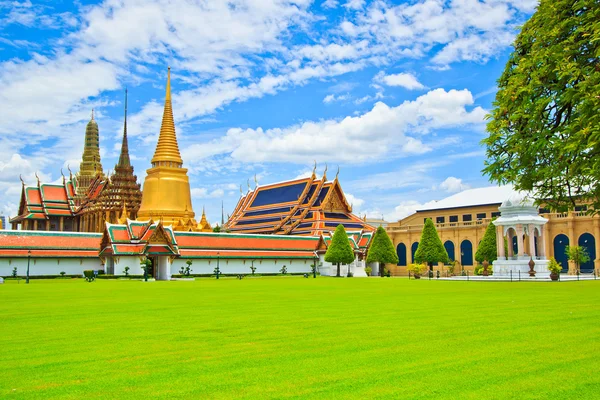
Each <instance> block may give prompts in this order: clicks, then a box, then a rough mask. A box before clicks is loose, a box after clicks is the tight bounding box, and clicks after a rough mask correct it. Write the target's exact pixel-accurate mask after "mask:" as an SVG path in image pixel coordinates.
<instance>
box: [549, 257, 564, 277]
mask: <svg viewBox="0 0 600 400" xmlns="http://www.w3.org/2000/svg"><path fill="white" fill-rule="evenodd" d="M548 271H550V279H552V280H553V281H557V280H558V277H559V275H560V271H562V265H560V264H559V263H558V262H557V261H556V259H555V258H554V257H552V258H550V262H549V263H548Z"/></svg>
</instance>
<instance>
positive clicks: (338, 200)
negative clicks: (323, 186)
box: [321, 181, 352, 213]
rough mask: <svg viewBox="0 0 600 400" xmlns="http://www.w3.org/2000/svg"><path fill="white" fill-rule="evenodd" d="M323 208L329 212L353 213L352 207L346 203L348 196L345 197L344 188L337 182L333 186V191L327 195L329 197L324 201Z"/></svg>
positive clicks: (330, 190)
mask: <svg viewBox="0 0 600 400" xmlns="http://www.w3.org/2000/svg"><path fill="white" fill-rule="evenodd" d="M321 207H322V209H323V210H324V211H329V212H338V213H344V212H348V213H350V212H352V207H351V206H350V205H349V204H348V202H347V201H346V196H344V193H343V192H342V188H341V187H340V185H339V183H338V182H337V181H335V182H334V183H333V184H332V185H331V189H329V193H328V194H327V197H326V198H325V200H324V201H323V205H322V206H321Z"/></svg>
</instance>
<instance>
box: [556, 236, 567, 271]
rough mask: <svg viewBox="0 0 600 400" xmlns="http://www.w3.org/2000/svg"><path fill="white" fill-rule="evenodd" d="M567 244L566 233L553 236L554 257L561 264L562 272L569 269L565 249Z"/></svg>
mask: <svg viewBox="0 0 600 400" xmlns="http://www.w3.org/2000/svg"><path fill="white" fill-rule="evenodd" d="M568 245H569V238H568V237H567V235H563V234H562V233H561V234H560V235H556V237H555V238H554V259H555V260H556V261H557V262H558V263H559V264H560V265H562V272H568V271H569V262H568V258H567V255H566V254H565V250H566V248H567V246H568Z"/></svg>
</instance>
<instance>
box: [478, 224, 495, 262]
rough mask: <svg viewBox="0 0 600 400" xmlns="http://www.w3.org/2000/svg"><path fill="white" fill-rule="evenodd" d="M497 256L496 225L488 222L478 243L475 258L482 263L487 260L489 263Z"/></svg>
mask: <svg viewBox="0 0 600 400" xmlns="http://www.w3.org/2000/svg"><path fill="white" fill-rule="evenodd" d="M497 258H498V247H497V244H496V225H494V224H492V223H490V224H489V225H488V227H487V228H486V230H485V233H484V234H483V239H481V243H479V247H478V248H477V252H476V253H475V259H476V260H477V261H478V262H480V263H482V262H484V261H486V260H487V261H488V262H489V263H490V264H491V263H492V261H495V260H496V259H497Z"/></svg>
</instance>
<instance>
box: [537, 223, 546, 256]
mask: <svg viewBox="0 0 600 400" xmlns="http://www.w3.org/2000/svg"><path fill="white" fill-rule="evenodd" d="M539 228H540V236H538V246H540V256H541V257H542V258H543V259H546V232H545V230H546V226H545V225H540V226H539Z"/></svg>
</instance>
